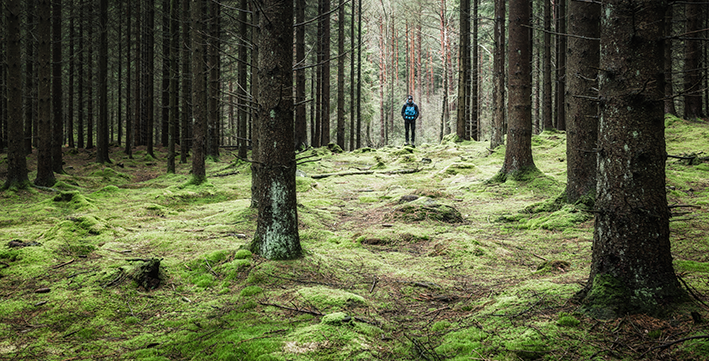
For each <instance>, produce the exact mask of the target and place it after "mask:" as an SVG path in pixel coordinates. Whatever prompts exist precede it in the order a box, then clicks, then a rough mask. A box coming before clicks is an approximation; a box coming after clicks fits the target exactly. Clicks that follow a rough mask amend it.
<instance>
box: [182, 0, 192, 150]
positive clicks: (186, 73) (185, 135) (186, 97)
mask: <svg viewBox="0 0 709 361" xmlns="http://www.w3.org/2000/svg"><path fill="white" fill-rule="evenodd" d="M191 2H192V0H182V44H183V45H182V47H181V48H182V112H181V113H180V114H181V115H182V124H181V126H180V127H181V128H182V131H181V132H180V136H181V138H180V163H182V164H185V163H187V153H189V151H190V144H191V142H190V140H189V139H190V138H191V133H192V132H191V130H192V126H191V125H192V119H193V115H192V58H191V55H192V54H191V53H190V50H191V49H192V46H191V42H192V38H191V36H192V31H193V29H192V27H191V26H190V25H191V16H192V11H191V8H190V3H191Z"/></svg>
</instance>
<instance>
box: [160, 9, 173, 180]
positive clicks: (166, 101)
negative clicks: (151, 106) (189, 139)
mask: <svg viewBox="0 0 709 361" xmlns="http://www.w3.org/2000/svg"><path fill="white" fill-rule="evenodd" d="M170 1H171V0H163V1H162V7H163V9H162V86H161V87H160V88H161V89H162V97H161V99H160V100H161V102H162V104H161V105H160V113H161V116H162V120H161V122H160V128H161V129H160V144H162V146H163V147H166V146H167V145H168V144H167V143H169V142H170V46H171V41H170V37H171V30H170ZM168 162H169V161H168ZM168 172H169V165H168Z"/></svg>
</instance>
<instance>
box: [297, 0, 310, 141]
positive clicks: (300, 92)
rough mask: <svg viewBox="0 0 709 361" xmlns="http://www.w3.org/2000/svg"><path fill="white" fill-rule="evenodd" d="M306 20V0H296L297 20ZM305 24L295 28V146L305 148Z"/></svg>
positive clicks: (298, 21) (299, 22)
mask: <svg viewBox="0 0 709 361" xmlns="http://www.w3.org/2000/svg"><path fill="white" fill-rule="evenodd" d="M304 21H305V0H296V1H295V22H296V24H301V23H303V22H304ZM304 63H305V25H299V26H297V27H296V28H295V68H296V70H295V140H294V142H295V148H296V149H305V148H306V147H307V144H308V139H307V138H308V131H307V120H306V117H305V68H304V65H305V64H304Z"/></svg>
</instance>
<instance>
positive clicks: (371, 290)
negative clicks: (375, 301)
mask: <svg viewBox="0 0 709 361" xmlns="http://www.w3.org/2000/svg"><path fill="white" fill-rule="evenodd" d="M376 286H377V278H376V277H374V281H372V287H370V288H369V293H372V292H374V287H376Z"/></svg>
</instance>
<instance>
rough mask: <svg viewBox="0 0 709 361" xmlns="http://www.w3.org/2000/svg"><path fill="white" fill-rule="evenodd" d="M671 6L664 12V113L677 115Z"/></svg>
mask: <svg viewBox="0 0 709 361" xmlns="http://www.w3.org/2000/svg"><path fill="white" fill-rule="evenodd" d="M673 8H674V7H673V6H668V7H667V10H665V38H666V40H665V56H664V59H665V68H664V71H665V113H667V114H672V115H677V109H675V100H674V99H675V98H674V89H673V86H672V85H673V84H674V80H673V78H674V75H673V74H672V63H673V62H672V38H671V37H672V23H673V13H674V12H673V11H672V9H673Z"/></svg>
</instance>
